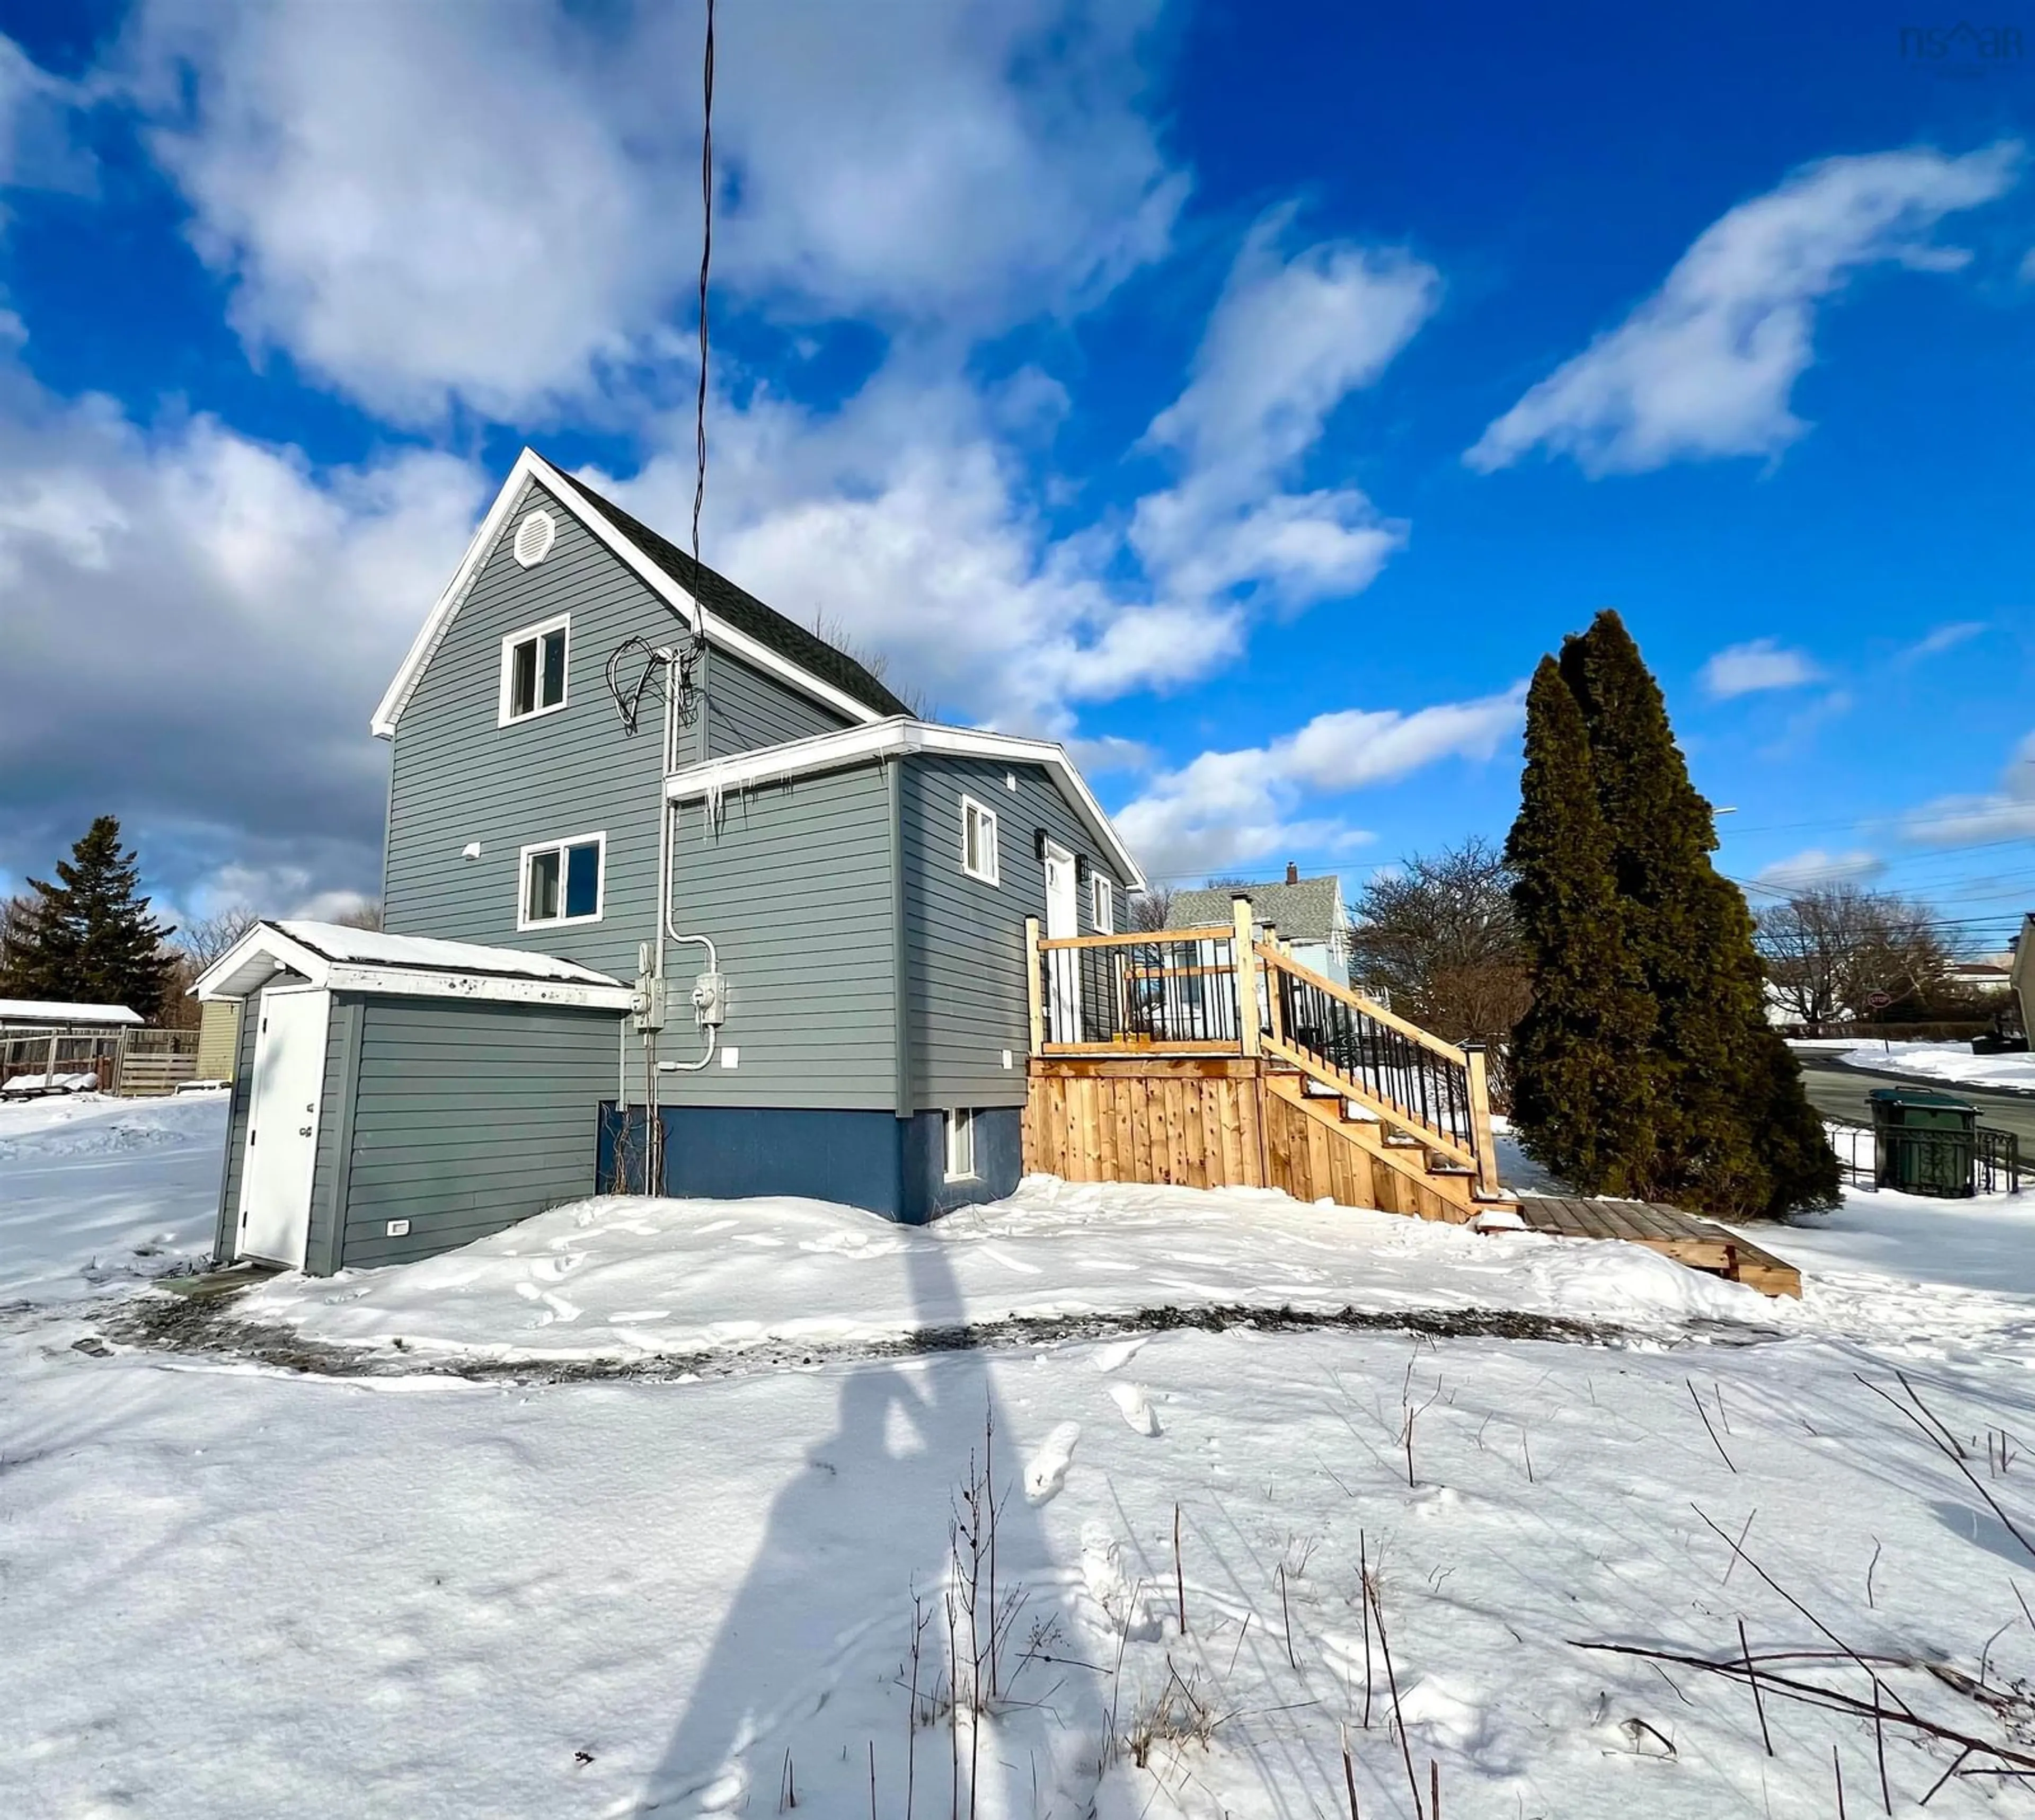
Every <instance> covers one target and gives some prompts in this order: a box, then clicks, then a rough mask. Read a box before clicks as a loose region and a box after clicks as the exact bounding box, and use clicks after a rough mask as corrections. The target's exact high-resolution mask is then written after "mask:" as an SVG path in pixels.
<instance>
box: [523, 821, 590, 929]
mask: <svg viewBox="0 0 2035 1820" xmlns="http://www.w3.org/2000/svg"><path fill="white" fill-rule="evenodd" d="M606 859H607V836H606V835H605V834H585V835H581V837H579V838H578V839H577V840H556V841H548V842H546V843H545V844H543V845H541V846H536V847H525V848H524V849H523V876H522V882H521V897H520V898H519V900H518V901H517V916H516V927H517V928H518V929H543V928H547V927H551V925H553V924H555V923H598V922H599V921H600V912H601V893H602V885H603V878H602V874H603V873H604V871H606V869H607V868H606V863H605V862H606Z"/></svg>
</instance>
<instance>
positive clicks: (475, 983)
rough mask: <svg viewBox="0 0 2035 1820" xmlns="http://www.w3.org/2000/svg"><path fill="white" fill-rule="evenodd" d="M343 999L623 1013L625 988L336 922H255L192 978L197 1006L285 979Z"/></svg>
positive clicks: (551, 966) (555, 966)
mask: <svg viewBox="0 0 2035 1820" xmlns="http://www.w3.org/2000/svg"><path fill="white" fill-rule="evenodd" d="M285 969H287V970H288V972H292V973H296V974H300V975H302V976H303V978H305V979H306V980H308V981H310V983H311V984H312V985H314V986H322V987H329V988H330V989H331V990H333V991H340V992H383V993H393V994H397V995H409V996H412V997H418V998H492V999H501V1000H506V1001H510V1002H517V1003H523V1004H540V1005H579V1006H589V1007H592V1009H595V1010H611V1011H623V1010H627V1009H628V1006H629V995H630V988H629V987H626V986H625V985H623V983H622V982H621V981H620V980H615V979H611V977H609V976H608V975H607V974H605V973H596V972H595V971H594V970H593V969H592V968H591V967H582V966H581V965H579V963H578V962H577V961H560V960H557V959H555V958H554V957H552V956H551V955H549V954H532V953H525V951H524V950H523V949H520V948H491V947H487V946H483V945H482V944H481V943H480V942H441V941H438V940H436V939H434V938H431V937H429V936H423V935H389V934H383V933H382V931H380V930H378V929H355V928H352V927H348V926H347V925H345V924H344V923H307V922H300V921H297V920H295V919H291V920H289V921H286V922H280V923H256V924H255V925H254V927H253V928H251V929H250V930H249V931H247V933H246V934H245V935H243V936H242V937H241V938H240V939H239V941H238V942H235V943H234V944H233V946H231V948H229V949H227V951H226V952H225V953H224V954H222V955H220V957H219V958H218V959H217V960H216V961H214V962H213V964H212V965H211V966H209V967H208V968H206V969H205V972H203V973H201V974H200V975H199V976H198V980H197V985H196V987H194V988H193V990H194V991H196V993H197V996H198V997H199V998H246V997H247V996H248V995H249V994H250V993H252V992H254V991H257V990H258V988H260V987H261V986H263V985H265V983H267V982H268V981H269V980H272V979H273V978H274V977H275V976H276V974H277V973H278V972H282V971H284V970H285Z"/></svg>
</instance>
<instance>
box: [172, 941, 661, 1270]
mask: <svg viewBox="0 0 2035 1820" xmlns="http://www.w3.org/2000/svg"><path fill="white" fill-rule="evenodd" d="M197 990H198V995H199V997H200V998H201V999H204V1000H206V1001H222V1000H223V1001H231V1002H235V1003H237V1004H239V1006H241V1008H242V1016H241V1019H240V1031H239V1055H238V1057H237V1059H236V1063H235V1069H234V1080H233V1107H232V1116H231V1123H230V1125H229V1127H228V1134H227V1145H226V1164H225V1169H224V1176H223V1179H222V1181H221V1183H220V1200H219V1224H218V1231H217V1237H216V1243H215V1247H214V1255H215V1257H216V1259H217V1260H218V1261H219V1262H221V1263H224V1262H229V1261H231V1260H234V1259H240V1258H246V1259H250V1260H257V1261H260V1262H268V1263H275V1264H282V1265H287V1266H288V1267H290V1268H292V1269H303V1270H305V1271H307V1272H309V1273H310V1274H312V1275H314V1276H325V1275H329V1274H330V1273H333V1271H336V1270H340V1269H347V1268H349V1267H360V1266H366V1265H378V1264H401V1263H408V1262H413V1261H415V1260H416V1259H417V1258H425V1257H429V1256H431V1255H432V1254H434V1253H436V1252H440V1251H446V1250H451V1249H453V1247H457V1246H461V1245H464V1244H466V1243H469V1242H470V1241H471V1240H473V1239H480V1238H483V1237H485V1236H486V1235H488V1234H489V1233H491V1232H499V1231H501V1230H502V1228H504V1227H506V1226H510V1225H513V1224H514V1223H515V1222H516V1221H517V1220H524V1219H527V1218H528V1217H529V1216H530V1215H532V1213H540V1212H541V1211H542V1210H543V1209H545V1208H546V1207H549V1206H553V1205H556V1204H558V1203H559V1202H560V1201H570V1200H575V1199H577V1198H579V1197H581V1196H582V1195H586V1194H592V1193H593V1191H594V1188H595V1182H596V1145H597V1141H598V1134H599V1126H600V1115H599V1107H600V1101H601V1100H602V1099H603V1098H604V1097H611V1096H613V1094H614V1092H615V1088H616V1081H617V1071H618V1066H619V1055H620V1047H619V1046H620V1040H621V1032H622V1027H623V1017H624V1014H625V1013H626V1011H627V1010H628V1006H629V998H630V989H629V987H626V986H624V985H623V984H621V983H619V981H616V980H612V979H611V978H609V977H608V976H606V975H604V974H601V973H597V972H594V971H593V970H592V968H588V967H583V966H581V965H578V964H577V962H574V961H559V960H554V959H552V958H551V957H548V956H546V955H542V954H532V953H525V952H522V951H521V950H517V949H506V948H491V947H483V946H479V945H477V944H474V943H471V942H442V941H435V940H431V939H428V938H421V937H416V936H401V935H388V934H382V933H380V932H379V931H369V930H361V929H352V928H345V927H340V926H339V925H337V924H333V923H309V922H295V921H292V922H284V923H258V924H257V925H256V926H255V927H254V928H253V929H251V930H250V931H248V933H247V934H246V935H245V936H243V938H241V940H240V941H239V942H236V943H235V945H234V946H233V947H232V948H231V949H229V950H228V952H227V953H225V954H224V955H223V956H222V957H220V959H219V961H216V963H215V964H214V965H213V966H212V967H211V968H209V969H208V970H207V972H205V976H204V977H203V978H201V980H199V982H198V987H197Z"/></svg>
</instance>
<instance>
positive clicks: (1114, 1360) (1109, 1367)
mask: <svg viewBox="0 0 2035 1820" xmlns="http://www.w3.org/2000/svg"><path fill="white" fill-rule="evenodd" d="M1144 1344H1145V1341H1144V1340H1143V1339H1142V1338H1140V1339H1136V1340H1119V1341H1117V1342H1116V1344H1115V1345H1113V1346H1105V1347H1104V1348H1102V1349H1101V1351H1100V1352H1097V1353H1096V1356H1095V1368H1096V1371H1122V1370H1123V1367H1125V1366H1127V1365H1128V1364H1129V1363H1130V1361H1131V1360H1132V1359H1135V1358H1136V1357H1137V1356H1138V1352H1140V1350H1141V1349H1142V1348H1143V1346H1144Z"/></svg>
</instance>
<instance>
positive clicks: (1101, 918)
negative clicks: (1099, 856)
mask: <svg viewBox="0 0 2035 1820" xmlns="http://www.w3.org/2000/svg"><path fill="white" fill-rule="evenodd" d="M1088 914H1089V921H1090V922H1091V923H1093V924H1094V925H1095V932H1096V934H1098V935H1114V934H1115V933H1116V886H1115V883H1114V882H1112V880H1111V879H1110V878H1108V875H1107V874H1104V873H1101V872H1091V873H1090V874H1089V875H1088Z"/></svg>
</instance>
